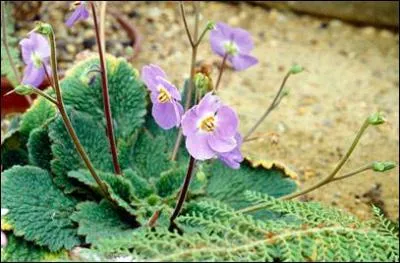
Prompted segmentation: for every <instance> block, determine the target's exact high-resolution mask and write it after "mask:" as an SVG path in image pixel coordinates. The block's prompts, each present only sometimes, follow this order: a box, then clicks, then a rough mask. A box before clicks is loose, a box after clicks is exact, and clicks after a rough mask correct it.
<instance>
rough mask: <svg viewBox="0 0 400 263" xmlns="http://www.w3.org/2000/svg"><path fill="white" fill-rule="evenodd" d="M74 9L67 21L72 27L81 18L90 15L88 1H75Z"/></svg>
mask: <svg viewBox="0 0 400 263" xmlns="http://www.w3.org/2000/svg"><path fill="white" fill-rule="evenodd" d="M72 9H75V11H74V12H73V13H72V15H71V16H70V17H69V18H68V19H67V21H66V22H65V24H66V25H67V26H68V27H72V26H73V25H74V24H75V23H76V22H78V21H79V20H85V19H87V18H88V17H89V11H88V10H87V3H86V1H75V2H74V3H73V4H72Z"/></svg>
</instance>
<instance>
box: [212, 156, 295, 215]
mask: <svg viewBox="0 0 400 263" xmlns="http://www.w3.org/2000/svg"><path fill="white" fill-rule="evenodd" d="M205 173H206V174H207V175H208V176H209V178H208V185H207V189H206V191H207V194H208V196H210V197H212V198H215V199H217V200H220V201H223V202H226V203H227V204H229V205H231V206H232V207H234V208H242V207H244V206H246V205H248V201H246V200H245V196H244V192H245V191H246V190H249V191H255V192H261V193H264V194H267V195H269V196H272V197H280V196H283V195H287V194H290V193H292V192H293V191H294V190H295V189H296V184H295V182H294V181H293V180H291V179H290V178H288V177H285V176H284V174H283V172H282V171H280V170H277V169H270V170H266V169H263V168H252V167H250V165H249V163H248V162H247V161H243V162H242V164H241V167H240V169H238V170H234V169H231V168H229V167H227V166H226V165H224V164H223V163H222V162H220V161H214V162H212V163H211V164H209V165H208V166H206V167H205Z"/></svg>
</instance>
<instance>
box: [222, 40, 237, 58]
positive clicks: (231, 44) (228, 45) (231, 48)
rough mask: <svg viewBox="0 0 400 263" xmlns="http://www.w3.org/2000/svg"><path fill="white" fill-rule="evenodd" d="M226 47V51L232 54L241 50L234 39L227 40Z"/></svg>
mask: <svg viewBox="0 0 400 263" xmlns="http://www.w3.org/2000/svg"><path fill="white" fill-rule="evenodd" d="M224 49H225V51H226V53H228V54H229V55H232V56H234V55H236V54H237V53H238V52H239V48H238V46H237V45H236V44H235V43H234V42H233V41H229V42H225V43H224Z"/></svg>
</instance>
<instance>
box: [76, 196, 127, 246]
mask: <svg viewBox="0 0 400 263" xmlns="http://www.w3.org/2000/svg"><path fill="white" fill-rule="evenodd" d="M71 218H72V220H74V221H75V222H77V223H78V224H79V228H78V234H79V235H83V236H85V241H86V242H87V243H92V244H94V243H96V242H97V241H98V240H99V239H102V238H110V237H117V236H119V235H129V234H133V232H134V231H135V230H134V225H132V224H131V223H130V222H129V221H128V220H127V219H126V218H123V217H122V216H121V215H119V214H118V213H116V211H115V209H114V208H113V207H112V206H111V205H110V203H109V202H107V201H105V200H103V201H101V202H100V203H99V204H97V203H95V202H84V203H80V204H78V206H77V211H76V212H75V213H74V214H73V215H72V216H71Z"/></svg>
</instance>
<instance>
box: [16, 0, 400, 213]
mask: <svg viewBox="0 0 400 263" xmlns="http://www.w3.org/2000/svg"><path fill="white" fill-rule="evenodd" d="M107 8H109V9H115V10H118V11H120V12H122V13H123V14H124V15H125V16H126V17H127V18H128V19H129V21H130V22H131V23H132V24H133V25H135V28H136V29H137V30H138V31H139V32H140V33H141V36H142V45H141V52H140V53H139V54H138V57H137V58H136V59H135V60H134V61H132V63H133V65H134V66H135V67H137V68H138V69H140V68H141V67H142V66H143V65H145V64H148V63H156V64H159V65H160V66H161V67H163V68H165V69H166V71H167V74H168V75H169V76H170V78H171V80H172V81H173V82H174V83H175V84H176V85H178V86H181V85H182V83H183V80H184V79H185V78H187V77H188V76H189V67H190V48H189V44H188V40H187V38H186V35H185V31H184V28H183V25H182V22H181V18H180V14H179V9H178V5H177V3H174V2H158V3H157V2H109V3H108V6H107ZM66 12H68V3H65V2H46V3H44V4H43V6H42V8H41V10H40V18H41V19H42V20H44V21H50V22H51V23H53V25H54V27H55V28H56V36H57V39H58V40H57V44H58V49H59V61H60V68H61V70H65V69H67V68H68V67H70V65H71V63H73V61H74V60H75V58H76V54H77V52H79V51H82V50H84V49H91V50H94V49H95V48H96V46H95V39H94V32H93V30H92V22H91V21H87V22H86V21H85V22H81V23H79V24H78V25H76V26H74V27H73V28H72V29H67V28H66V27H65V26H64V25H63V22H64V20H65V16H66ZM187 15H188V17H189V19H188V21H189V23H192V21H193V12H192V8H191V5H190V4H187ZM200 18H201V22H200V25H201V28H202V27H203V26H204V25H205V23H206V22H207V20H214V21H224V22H226V23H229V24H230V25H232V26H240V27H242V28H244V29H246V30H248V31H249V32H251V34H252V35H253V36H254V42H255V50H254V52H253V55H255V56H256V57H257V58H258V59H259V60H260V63H259V64H258V65H257V66H255V67H253V68H250V69H248V70H246V71H243V72H234V71H232V70H227V71H226V73H225V74H224V76H223V78H222V82H221V86H220V87H221V91H220V95H221V96H222V98H223V99H224V101H225V102H226V103H228V104H230V105H231V106H232V107H234V108H235V109H236V110H237V111H238V112H239V117H240V120H241V123H240V129H241V131H242V132H246V131H247V130H248V129H249V128H250V127H251V126H252V124H253V123H254V122H255V121H256V120H257V118H258V117H259V116H260V115H261V113H262V111H264V109H265V108H266V107H267V106H268V105H269V103H270V102H271V101H272V99H273V97H274V95H275V92H276V91H277V89H278V87H279V85H280V82H281V80H282V78H283V76H284V74H285V73H286V72H287V70H288V69H289V68H290V66H291V65H292V64H293V63H298V64H300V65H303V66H304V67H305V68H306V69H307V72H304V73H302V74H299V75H295V76H293V77H291V78H290V79H289V81H288V83H287V87H288V88H289V89H290V95H289V96H288V97H286V98H285V99H284V100H283V101H282V103H281V105H280V106H279V108H278V109H277V110H276V111H274V112H273V113H272V114H271V115H270V116H269V117H268V119H267V120H266V121H265V122H264V123H263V124H262V125H261V126H260V128H259V130H258V132H257V135H258V136H260V137H261V138H260V139H258V140H255V141H252V142H248V143H246V144H245V145H244V147H243V151H244V153H245V154H246V155H247V156H251V157H252V158H254V159H266V160H276V161H279V162H282V163H284V164H286V165H288V166H289V167H290V168H292V169H293V170H295V171H296V172H297V173H298V175H299V183H300V187H301V188H304V187H306V186H308V185H310V184H313V183H315V182H316V181H318V180H320V179H321V178H322V177H323V176H325V175H326V174H328V173H329V172H330V171H332V169H333V168H334V166H335V165H336V163H337V162H338V161H339V160H340V158H341V157H342V156H343V155H344V154H345V152H346V150H347V148H348V147H349V145H350V144H351V142H352V140H353V138H354V136H355V133H356V132H357V130H358V128H359V127H360V126H361V124H362V122H363V120H364V119H365V118H366V117H367V116H368V115H369V114H370V113H373V112H375V111H377V110H381V111H383V112H384V113H385V114H386V116H387V119H388V123H387V124H385V125H382V126H379V127H371V128H370V129H368V131H367V132H366V134H365V136H364V137H363V138H362V140H361V142H360V144H359V145H358V147H357V149H356V150H355V152H354V154H353V156H352V157H351V159H350V160H349V162H348V163H347V164H346V166H345V167H344V168H343V172H346V171H351V170H353V169H355V168H358V167H359V166H362V165H364V164H366V163H369V162H371V161H374V160H393V161H396V162H397V163H398V162H399V157H398V156H399V139H398V134H399V121H398V117H399V116H398V114H399V106H398V103H399V50H398V49H399V35H398V33H395V32H392V31H389V30H386V29H377V28H374V27H355V26H352V25H350V24H346V23H344V22H341V21H339V20H332V19H327V20H322V19H321V18H313V17H311V16H307V15H296V14H294V13H291V12H282V11H277V10H274V9H271V10H266V9H263V8H261V7H256V6H252V5H249V4H246V3H239V4H234V5H228V4H223V3H217V2H207V3H203V4H202V13H201V17H200ZM18 26H19V28H20V30H19V34H20V35H21V36H24V35H25V34H26V33H27V32H28V31H30V30H31V28H32V22H31V21H27V22H23V21H19V22H18ZM106 38H107V51H109V52H110V53H112V54H114V55H117V56H118V55H122V56H127V55H131V54H132V48H131V45H132V42H131V41H130V40H129V38H128V36H127V35H126V33H125V31H123V30H122V29H121V27H120V25H119V24H118V23H117V22H116V21H115V19H114V18H113V17H112V16H111V15H108V16H107V21H106ZM199 49H200V50H199V54H198V60H199V62H202V63H209V64H211V65H213V67H212V68H213V73H212V74H213V76H214V78H216V76H217V66H218V63H219V61H220V59H219V58H218V57H217V56H216V55H213V54H212V52H211V49H210V46H209V44H208V37H207V38H206V39H205V41H204V42H203V44H202V45H201V46H200V48H199ZM398 171H399V170H398V168H396V169H394V170H392V171H390V172H387V173H384V174H377V173H373V172H365V173H364V174H362V175H358V176H355V177H352V178H349V179H346V180H343V181H338V182H335V183H332V184H329V185H327V186H325V187H323V188H320V189H319V190H316V191H315V192H312V193H310V194H308V195H307V196H306V197H305V199H307V200H317V201H322V202H323V203H327V204H332V205H336V206H338V207H341V208H343V209H346V210H348V211H351V212H353V213H354V214H356V215H357V216H359V217H361V218H369V217H370V216H371V213H370V208H369V207H370V204H375V205H378V206H380V207H382V208H384V211H385V212H386V213H387V214H388V215H389V217H390V218H392V219H397V218H398V212H399V190H398V187H399V177H398V175H399V172H398Z"/></svg>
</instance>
